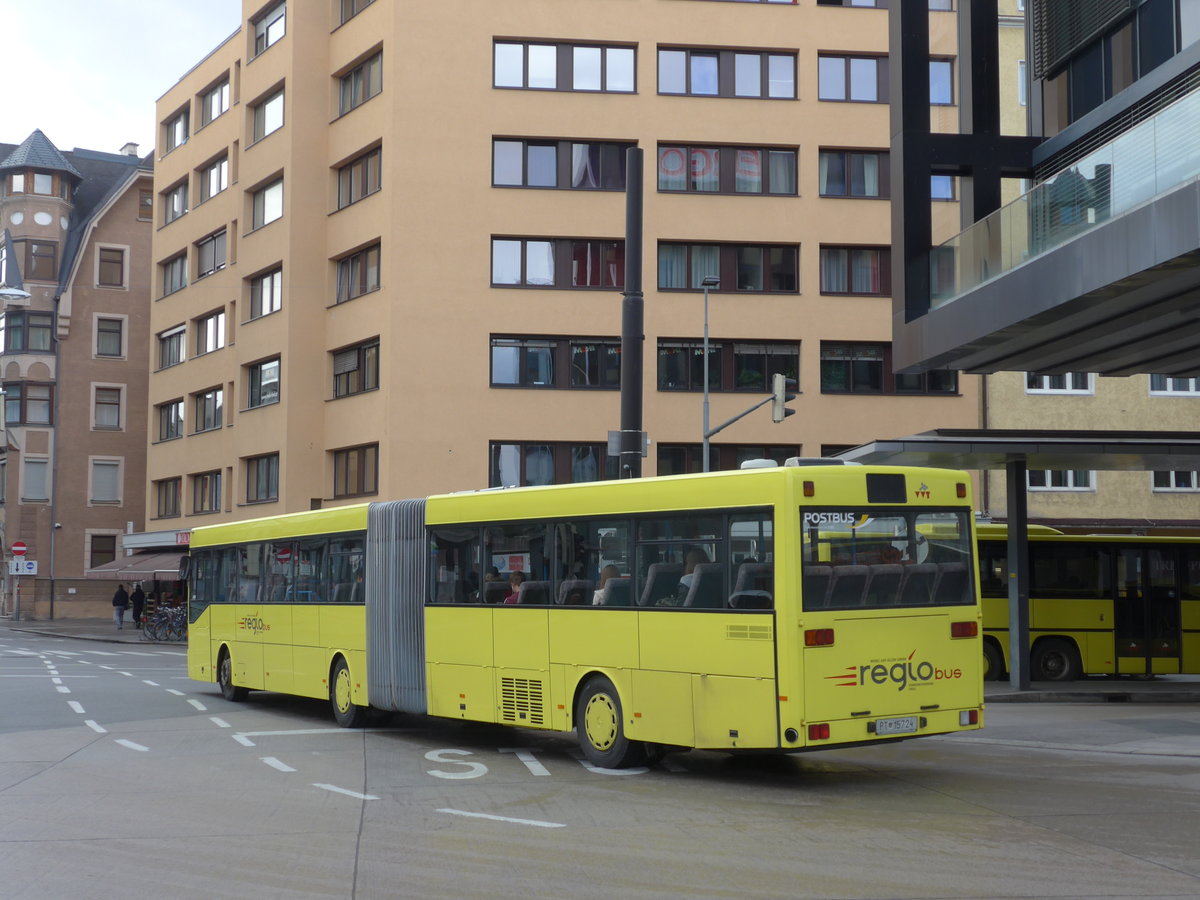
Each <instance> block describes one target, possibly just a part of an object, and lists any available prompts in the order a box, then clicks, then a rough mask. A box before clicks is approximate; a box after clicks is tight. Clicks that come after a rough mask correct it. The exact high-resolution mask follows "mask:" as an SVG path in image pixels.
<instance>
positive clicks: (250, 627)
mask: <svg viewBox="0 0 1200 900" xmlns="http://www.w3.org/2000/svg"><path fill="white" fill-rule="evenodd" d="M237 624H238V628H240V629H242V630H243V631H253V632H254V633H255V634H262V633H263V632H264V631H270V630H271V626H270V625H268V624H267V623H266V622H264V621H263V620H262V618H261V617H260V616H246V618H244V619H238V623H237Z"/></svg>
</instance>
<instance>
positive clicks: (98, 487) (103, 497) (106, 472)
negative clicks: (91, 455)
mask: <svg viewBox="0 0 1200 900" xmlns="http://www.w3.org/2000/svg"><path fill="white" fill-rule="evenodd" d="M91 482H92V489H91V491H90V493H91V498H90V499H91V502H92V503H120V502H121V461H120V460H116V459H93V460H92V477H91Z"/></svg>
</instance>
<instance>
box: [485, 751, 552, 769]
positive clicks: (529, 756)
mask: <svg viewBox="0 0 1200 900" xmlns="http://www.w3.org/2000/svg"><path fill="white" fill-rule="evenodd" d="M496 752H497V753H512V754H514V755H515V756H516V757H517V759H519V760H520V761H521V762H523V763H525V768H527V769H528V770H529V774H530V775H549V774H550V770H549V769H547V768H546V767H545V766H543V765H542V764H541V763H540V762H538V759H537V757H536V756H534V755H533V751H532V750H526V749H524V748H522V747H500V748H499V749H498V750H497V751H496Z"/></svg>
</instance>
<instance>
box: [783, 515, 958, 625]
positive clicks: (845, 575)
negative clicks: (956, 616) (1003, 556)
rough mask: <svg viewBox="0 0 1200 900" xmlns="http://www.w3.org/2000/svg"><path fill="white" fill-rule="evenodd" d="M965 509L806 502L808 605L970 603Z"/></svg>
mask: <svg viewBox="0 0 1200 900" xmlns="http://www.w3.org/2000/svg"><path fill="white" fill-rule="evenodd" d="M968 515H969V514H968V513H967V512H965V511H962V510H933V509H928V508H923V509H912V508H881V507H875V506H872V507H862V508H857V509H851V508H846V507H839V508H836V509H834V508H830V509H818V508H813V507H805V509H804V510H803V512H802V517H803V518H802V522H801V525H802V537H801V554H802V557H801V567H802V572H803V578H804V584H803V595H804V596H803V601H804V609H805V610H823V609H882V608H894V607H911V606H917V607H919V606H965V605H968V604H971V603H973V602H974V598H975V591H974V587H973V584H972V577H973V573H972V570H973V568H974V566H973V565H971V528H970V521H969V520H968Z"/></svg>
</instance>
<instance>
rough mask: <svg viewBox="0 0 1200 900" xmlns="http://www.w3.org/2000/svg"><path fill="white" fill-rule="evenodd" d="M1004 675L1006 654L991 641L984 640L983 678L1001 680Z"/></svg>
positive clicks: (985, 679)
mask: <svg viewBox="0 0 1200 900" xmlns="http://www.w3.org/2000/svg"><path fill="white" fill-rule="evenodd" d="M1003 677H1004V654H1003V653H1001V652H1000V648H999V647H997V646H996V645H995V644H993V643H992V642H991V641H984V642H983V680H984V681H999V680H1000V679H1001V678H1003Z"/></svg>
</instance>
